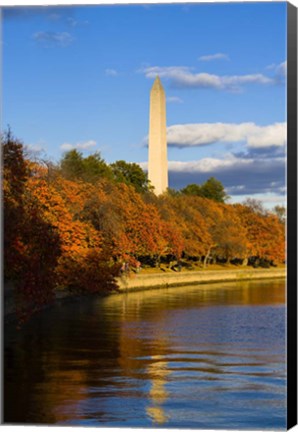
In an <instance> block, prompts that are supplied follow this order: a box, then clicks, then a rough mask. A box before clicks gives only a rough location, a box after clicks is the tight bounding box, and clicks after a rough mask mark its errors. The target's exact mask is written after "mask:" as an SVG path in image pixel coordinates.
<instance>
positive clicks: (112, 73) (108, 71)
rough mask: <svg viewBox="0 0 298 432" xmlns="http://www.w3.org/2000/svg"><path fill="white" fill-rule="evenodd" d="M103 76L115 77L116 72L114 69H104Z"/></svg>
mask: <svg viewBox="0 0 298 432" xmlns="http://www.w3.org/2000/svg"><path fill="white" fill-rule="evenodd" d="M105 74H106V75H107V76H117V75H118V72H117V71H116V70H115V69H106V70H105Z"/></svg>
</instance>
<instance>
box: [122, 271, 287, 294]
mask: <svg viewBox="0 0 298 432" xmlns="http://www.w3.org/2000/svg"><path fill="white" fill-rule="evenodd" d="M282 277H286V269H249V270H246V269H245V270H242V269H240V270H216V271H212V270H206V271H203V270H202V271H185V272H183V271H182V272H181V273H178V272H175V273H168V272H165V273H153V274H142V273H138V274H131V275H130V276H123V277H121V278H119V279H118V283H119V287H120V291H138V290H143V289H151V288H166V287H172V286H182V285H196V284H203V283H213V282H227V281H241V280H253V279H270V278H282Z"/></svg>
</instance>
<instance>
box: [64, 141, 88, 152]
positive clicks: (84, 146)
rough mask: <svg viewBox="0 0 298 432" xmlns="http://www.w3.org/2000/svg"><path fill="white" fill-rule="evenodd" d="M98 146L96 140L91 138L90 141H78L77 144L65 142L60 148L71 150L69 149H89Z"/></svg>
mask: <svg viewBox="0 0 298 432" xmlns="http://www.w3.org/2000/svg"><path fill="white" fill-rule="evenodd" d="M95 146H96V141H94V140H89V141H83V142H78V143H76V144H70V143H64V144H61V146H60V149H61V150H63V151H69V150H74V149H76V150H89V149H90V148H92V147H95Z"/></svg>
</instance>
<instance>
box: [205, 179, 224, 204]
mask: <svg viewBox="0 0 298 432" xmlns="http://www.w3.org/2000/svg"><path fill="white" fill-rule="evenodd" d="M200 190H201V196H202V197H204V198H209V199H212V200H214V201H217V202H220V203H224V202H225V201H226V200H227V199H228V198H229V196H228V195H227V193H226V191H225V188H224V186H223V184H222V183H221V182H220V181H219V180H217V179H216V178H214V177H210V178H209V179H208V180H207V181H206V182H205V183H203V184H202V185H201V187H200Z"/></svg>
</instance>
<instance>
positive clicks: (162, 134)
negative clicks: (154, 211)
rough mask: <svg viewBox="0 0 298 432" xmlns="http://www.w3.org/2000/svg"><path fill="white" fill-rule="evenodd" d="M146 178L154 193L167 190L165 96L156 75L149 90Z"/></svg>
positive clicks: (157, 193)
mask: <svg viewBox="0 0 298 432" xmlns="http://www.w3.org/2000/svg"><path fill="white" fill-rule="evenodd" d="M148 179H149V180H150V182H151V184H152V186H154V192H155V194H156V195H160V194H162V193H163V192H165V191H166V190H167V187H168V157H167V133H166V96H165V91H164V89H163V86H162V84H161V82H160V79H159V77H158V76H157V77H156V78H155V81H154V83H153V86H152V89H151V92H150V118H149V155H148Z"/></svg>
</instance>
